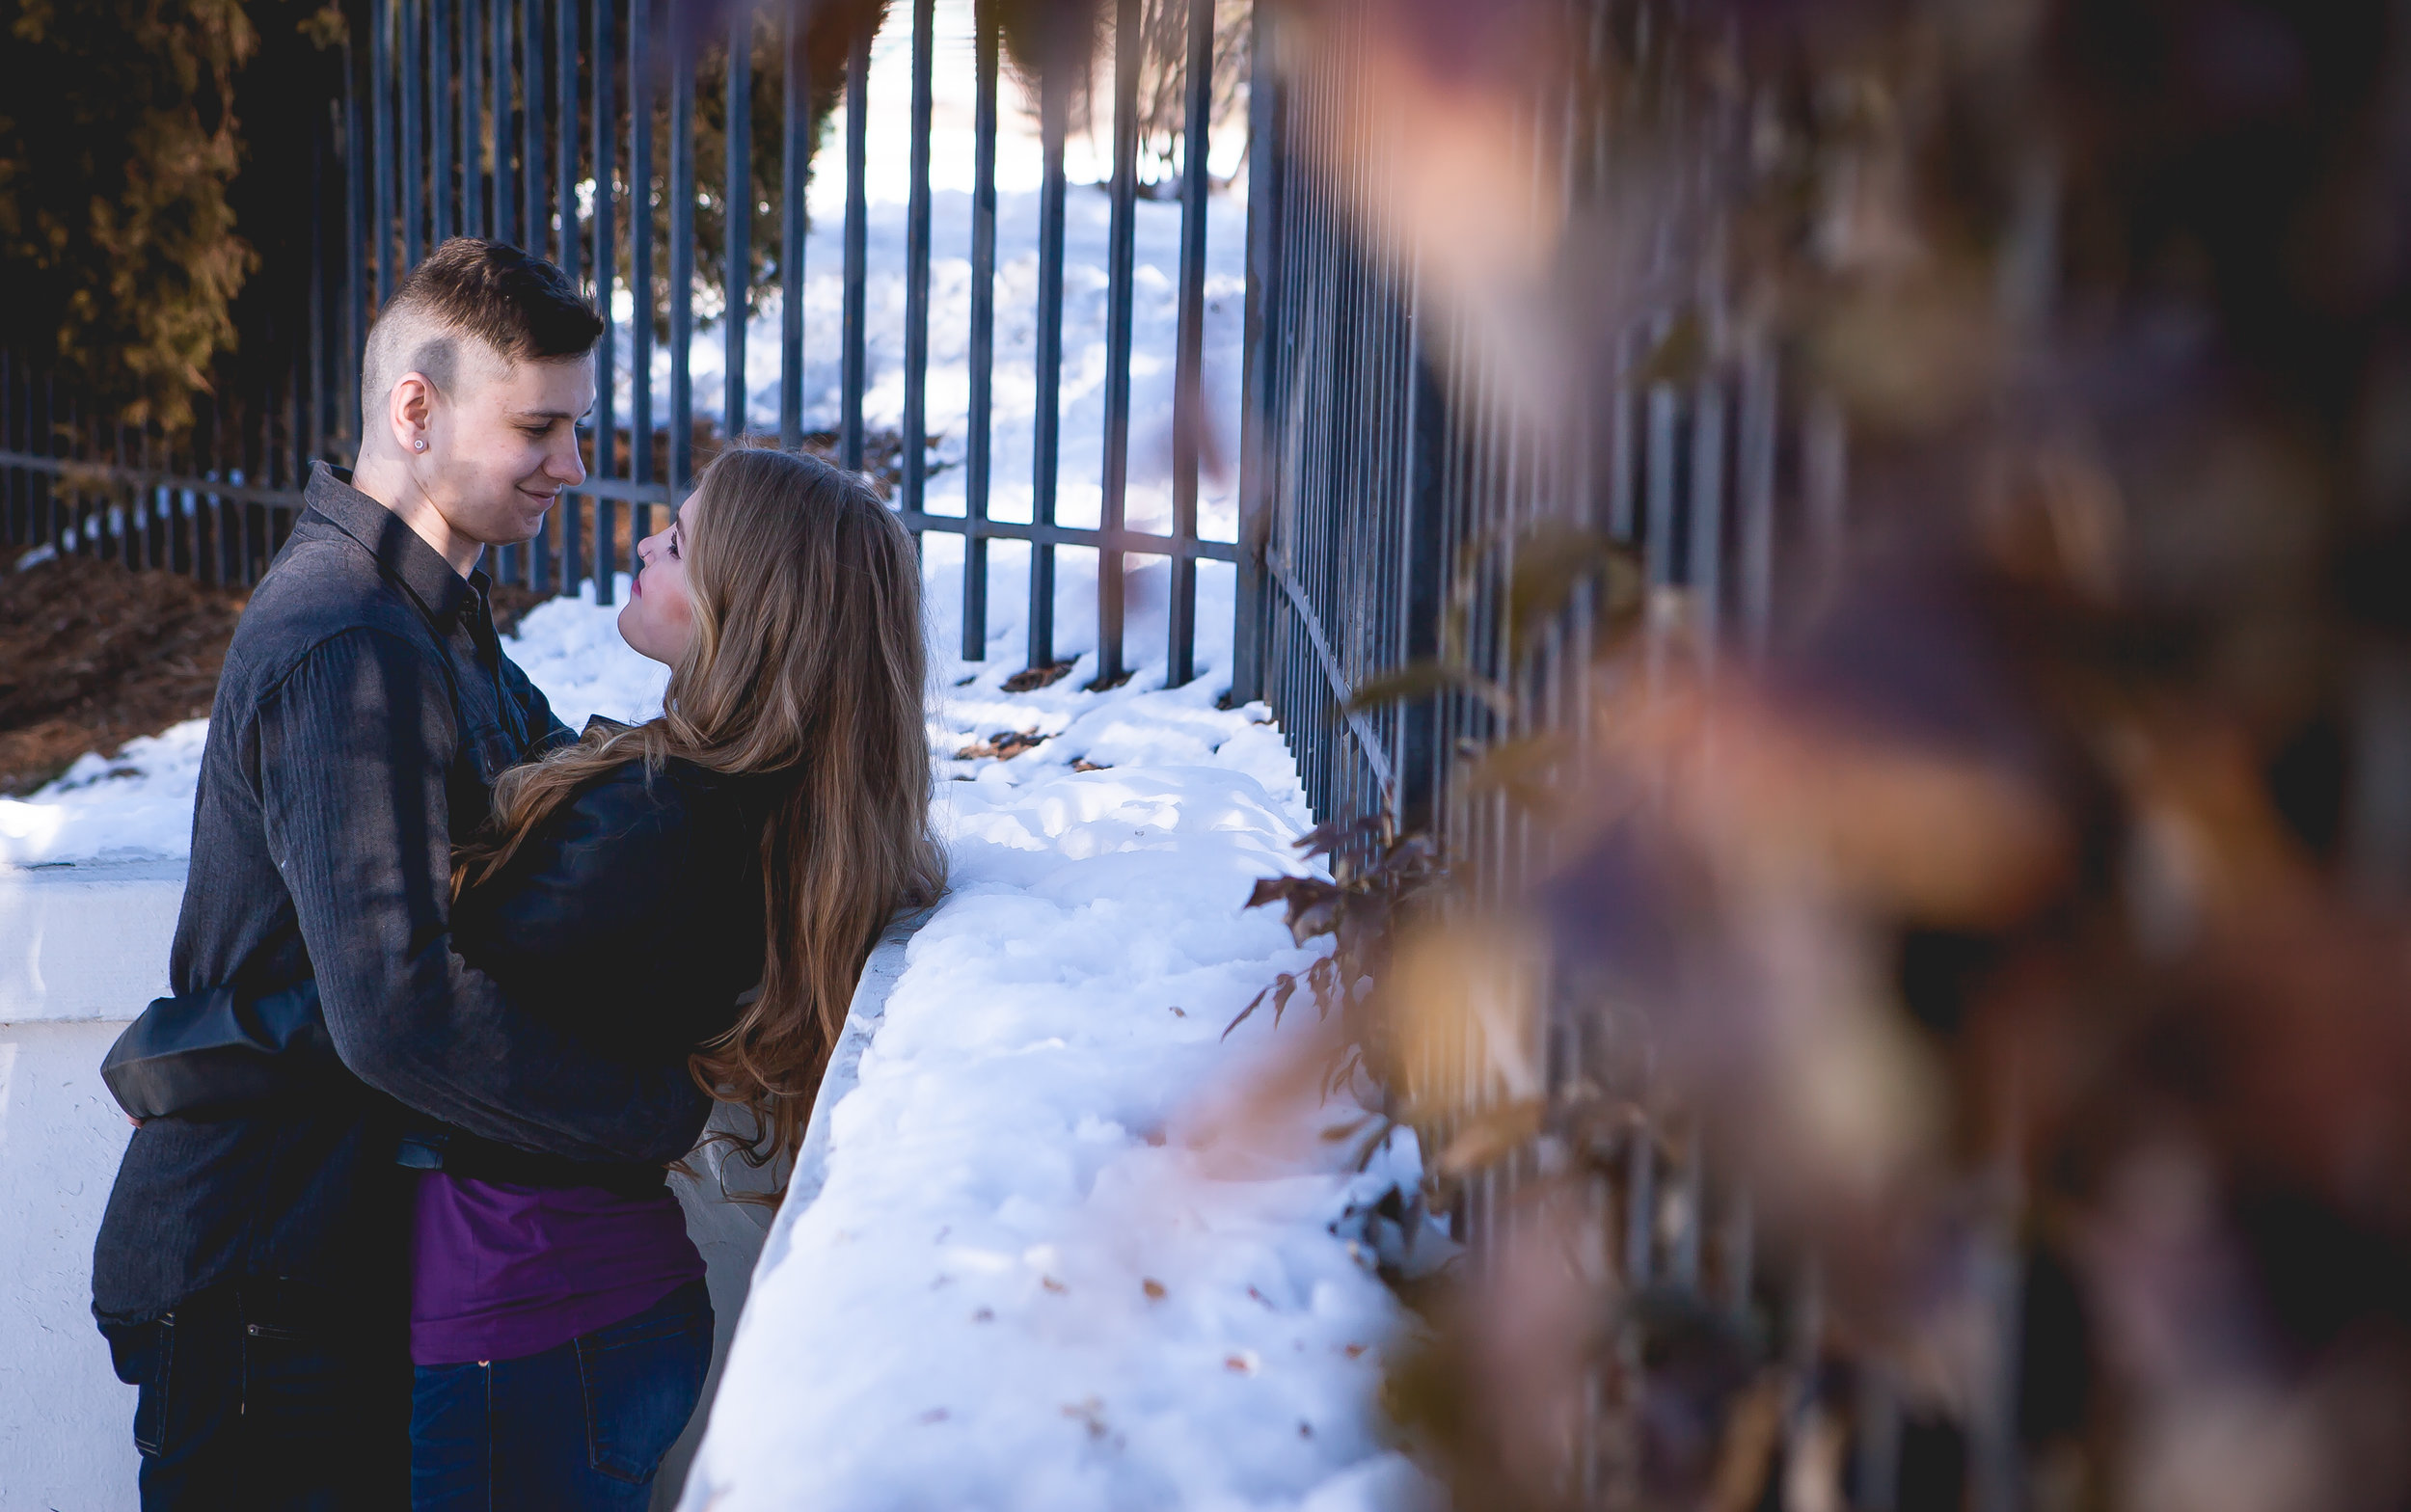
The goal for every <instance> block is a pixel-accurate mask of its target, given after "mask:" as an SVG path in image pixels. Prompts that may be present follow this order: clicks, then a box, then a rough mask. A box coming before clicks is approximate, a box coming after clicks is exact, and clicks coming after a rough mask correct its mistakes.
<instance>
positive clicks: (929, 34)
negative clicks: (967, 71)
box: [898, 0, 937, 515]
mask: <svg viewBox="0 0 2411 1512" xmlns="http://www.w3.org/2000/svg"><path fill="white" fill-rule="evenodd" d="M936 30H937V6H936V0H912V147H911V159H910V167H909V170H908V181H907V188H906V203H905V368H904V437H903V448H904V449H903V455H902V456H901V457H900V458H899V459H898V460H899V461H900V462H901V463H902V467H903V485H904V486H903V490H902V493H903V503H904V507H905V508H906V509H907V510H908V511H909V512H911V513H913V514H916V515H917V514H919V513H921V511H922V505H923V495H924V493H925V492H926V489H927V486H928V482H929V386H930V110H931V99H930V93H931V92H930V70H931V67H932V66H933V62H934V57H935V48H936V36H935V33H936Z"/></svg>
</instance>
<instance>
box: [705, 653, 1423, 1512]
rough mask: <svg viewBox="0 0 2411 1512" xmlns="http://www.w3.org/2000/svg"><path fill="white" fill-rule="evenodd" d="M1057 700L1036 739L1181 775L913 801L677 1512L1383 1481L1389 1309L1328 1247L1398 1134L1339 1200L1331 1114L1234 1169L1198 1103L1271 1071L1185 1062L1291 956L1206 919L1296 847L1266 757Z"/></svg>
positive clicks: (1196, 712)
mask: <svg viewBox="0 0 2411 1512" xmlns="http://www.w3.org/2000/svg"><path fill="white" fill-rule="evenodd" d="M1090 697H1091V699H1092V700H1093V701H1094V706H1092V707H1090V708H1089V709H1087V710H1085V711H1084V712H1080V713H1078V714H1076V715H1073V716H1072V717H1071V718H1070V720H1069V723H1068V725H1067V729H1066V735H1065V736H1064V737H1062V738H1061V739H1063V740H1066V741H1070V739H1071V738H1072V737H1073V736H1074V735H1075V734H1077V733H1078V732H1082V731H1098V732H1103V731H1106V730H1109V729H1115V728H1120V729H1124V730H1128V729H1132V728H1135V727H1137V726H1138V725H1139V724H1141V723H1143V722H1144V721H1145V720H1146V719H1147V717H1148V715H1147V711H1148V709H1149V708H1150V707H1151V706H1154V707H1162V708H1163V709H1164V712H1165V713H1166V715H1168V716H1169V717H1168V718H1167V720H1166V723H1167V725H1169V726H1170V727H1172V728H1173V729H1174V731H1175V732H1176V733H1175V734H1174V735H1172V736H1171V737H1170V741H1171V742H1196V746H1197V749H1196V751H1195V754H1196V755H1197V757H1198V758H1199V760H1198V761H1197V762H1196V764H1193V765H1191V764H1181V765H1175V764H1171V763H1166V764H1162V765H1146V766H1132V767H1127V768H1124V767H1115V768H1112V769H1107V770H1101V771H1091V772H1072V771H1062V770H1047V769H1036V768H1034V769H1028V770H1016V767H1017V766H1018V765H1019V763H1020V762H1022V761H1026V760H1028V758H1027V757H1024V758H1017V759H1016V762H1012V763H997V762H990V763H988V764H986V765H985V767H984V769H983V770H982V772H981V775H980V776H979V778H977V779H976V780H971V781H965V782H957V783H952V784H949V785H948V787H947V789H946V790H945V791H944V792H943V793H941V795H940V799H939V804H940V810H941V814H942V816H943V823H944V824H945V826H946V831H947V835H948V838H949V841H950V850H951V855H952V865H953V877H952V881H953V891H952V892H951V894H950V895H949V897H948V898H947V900H946V902H945V903H944V904H943V905H942V906H941V907H940V908H939V909H938V910H937V912H936V913H935V916H934V917H933V918H932V919H931V920H930V922H929V923H928V924H927V925H925V926H924V927H923V928H922V929H921V931H920V932H919V933H918V934H917V935H915V936H914V937H913V939H912V941H911V944H910V946H909V949H908V955H907V965H906V968H905V971H904V973H903V975H902V976H901V977H900V978H899V979H898V981H897V983H896V985H895V986H894V988H893V989H892V991H891V994H890V996H889V998H888V1002H887V1008H886V1013H885V1017H884V1020H883V1021H882V1022H881V1023H880V1027H879V1030H878V1033H877V1036H876V1038H875V1039H873V1040H872V1042H871V1045H870V1048H869V1049H868V1050H867V1051H866V1052H865V1054H864V1056H863V1061H862V1065H861V1068H860V1082H859V1085H858V1086H857V1088H856V1089H855V1091H853V1093H852V1094H849V1095H848V1096H847V1097H846V1098H845V1099H844V1100H843V1101H841V1102H839V1103H838V1104H837V1105H836V1108H835V1110H834V1114H833V1117H832V1119H831V1136H830V1148H829V1159H828V1168H827V1169H828V1177H827V1182H826V1185H825V1186H824V1187H823V1188H822V1190H821V1192H820V1195H819V1196H818V1198H817V1199H816V1200H815V1201H814V1202H812V1203H811V1204H810V1205H809V1206H808V1207H805V1208H802V1209H801V1210H800V1211H798V1212H795V1213H789V1214H782V1216H781V1219H780V1222H779V1224H778V1226H777V1227H776V1228H775V1229H773V1230H772V1236H771V1240H770V1244H769V1246H768V1247H767V1248H766V1249H765V1251H764V1253H763V1256H762V1260H761V1262H760V1264H759V1266H758V1267H757V1269H756V1271H755V1273H754V1282H753V1291H752V1295H751V1298H750V1299H749V1301H748V1302H747V1304H746V1310H745V1320H744V1321H743V1322H742V1323H741V1324H740V1326H739V1330H738V1335H737V1340H736V1343H735V1346H734V1348H733V1350H732V1352H731V1355H730V1359H729V1363H728V1366H727V1372H726V1375H725V1376H724V1378H723V1380H722V1384H721V1387H720V1393H719V1396H718V1404H717V1406H716V1407H715V1409H714V1412H713V1417H712V1420H711V1424H710V1427H709V1429H708V1431H707V1433H706V1435H705V1437H704V1441H703V1445H702V1448H701V1449H700V1451H699V1453H698V1455H697V1458H696V1462H695V1469H694V1470H693V1472H691V1477H690V1479H689V1481H688V1485H687V1493H686V1499H685V1501H684V1502H683V1503H682V1504H683V1505H684V1506H687V1507H690V1508H698V1509H699V1508H702V1507H706V1506H709V1507H713V1508H725V1509H744V1508H751V1507H787V1506H813V1507H826V1508H857V1507H858V1508H883V1507H892V1506H976V1507H989V1508H1016V1507H1029V1508H1045V1509H1049V1512H1053V1509H1078V1508H1090V1507H1094V1508H1112V1507H1124V1506H1149V1507H1198V1508H1222V1507H1232V1508H1236V1507H1275V1506H1281V1507H1287V1506H1298V1505H1302V1504H1312V1505H1314V1506H1315V1507H1317V1508H1326V1509H1331V1512H1337V1509H1339V1508H1343V1507H1359V1506H1374V1505H1395V1504H1398V1502H1399V1501H1400V1499H1402V1498H1404V1497H1406V1496H1407V1494H1408V1493H1409V1491H1411V1490H1412V1488H1413V1487H1414V1486H1415V1485H1417V1484H1418V1482H1417V1481H1416V1478H1415V1476H1414V1473H1413V1472H1411V1471H1409V1470H1407V1469H1406V1468H1405V1466H1404V1464H1403V1462H1402V1461H1398V1460H1396V1458H1395V1455H1394V1454H1393V1452H1392V1451H1391V1450H1390V1449H1389V1448H1388V1447H1387V1446H1386V1445H1384V1444H1383V1443H1382V1442H1381V1440H1380V1438H1379V1435H1378V1432H1377V1430H1376V1426H1375V1425H1376V1423H1377V1421H1378V1413H1377V1411H1376V1409H1375V1394H1376V1392H1377V1391H1378V1386H1379V1378H1380V1362H1381V1357H1382V1351H1383V1349H1384V1347H1385V1346H1386V1345H1389V1344H1391V1343H1392V1341H1393V1340H1394V1339H1395V1337H1396V1336H1397V1334H1398V1331H1399V1326H1400V1325H1399V1313H1398V1309H1397V1306H1396V1303H1395V1300H1394V1299H1393V1298H1392V1296H1391V1294H1390V1292H1389V1291H1388V1290H1387V1288H1386V1287H1384V1286H1383V1285H1382V1283H1380V1282H1379V1281H1378V1280H1377V1279H1376V1278H1375V1277H1374V1276H1373V1275H1372V1273H1371V1272H1370V1270H1369V1269H1368V1263H1367V1260H1366V1258H1364V1257H1363V1256H1365V1251H1364V1250H1363V1248H1362V1247H1361V1246H1354V1247H1352V1246H1350V1245H1349V1244H1347V1243H1346V1242H1344V1241H1343V1240H1342V1239H1341V1238H1340V1237H1338V1236H1336V1235H1335V1234H1334V1233H1333V1232H1332V1231H1331V1229H1330V1228H1329V1227H1328V1226H1330V1225H1331V1224H1332V1223H1333V1222H1334V1221H1335V1220H1337V1219H1339V1218H1340V1217H1341V1212H1342V1210H1343V1209H1344V1208H1345V1207H1347V1206H1348V1205H1349V1202H1350V1200H1351V1199H1354V1200H1355V1201H1356V1202H1357V1203H1358V1204H1359V1205H1364V1204H1365V1203H1367V1202H1369V1201H1370V1200H1371V1199H1372V1198H1374V1197H1377V1196H1378V1194H1379V1193H1380V1192H1381V1191H1383V1190H1386V1189H1387V1188H1388V1187H1389V1186H1390V1185H1392V1184H1394V1183H1396V1182H1400V1181H1403V1182H1404V1183H1406V1184H1407V1185H1408V1186H1409V1187H1411V1186H1412V1185H1413V1183H1414V1181H1415V1179H1416V1175H1417V1167H1416V1164H1415V1161H1414V1155H1413V1149H1412V1143H1411V1139H1409V1138H1407V1137H1404V1136H1401V1137H1399V1138H1397V1139H1396V1140H1395V1141H1394V1145H1395V1147H1396V1148H1395V1149H1393V1150H1391V1151H1390V1152H1389V1153H1388V1154H1387V1156H1386V1157H1385V1158H1382V1159H1379V1160H1377V1161H1376V1162H1375V1165H1374V1167H1373V1169H1372V1170H1371V1171H1370V1172H1369V1173H1368V1175H1364V1176H1351V1175H1349V1174H1348V1173H1347V1172H1346V1171H1345V1170H1344V1168H1343V1162H1344V1156H1345V1151H1346V1150H1347V1148H1348V1146H1347V1145H1346V1144H1345V1143H1344V1142H1335V1141H1330V1140H1325V1139H1322V1138H1319V1137H1318V1135H1319V1133H1320V1131H1321V1130H1322V1129H1323V1128H1326V1127H1344V1126H1347V1125H1348V1124H1350V1123H1351V1122H1352V1121H1354V1120H1355V1119H1357V1118H1360V1117H1361V1116H1362V1115H1361V1110H1359V1109H1357V1108H1356V1107H1355V1106H1354V1105H1353V1104H1352V1103H1350V1102H1348V1101H1347V1100H1346V1099H1345V1098H1344V1097H1341V1098H1335V1099H1333V1100H1332V1101H1331V1102H1330V1103H1328V1104H1318V1103H1315V1102H1314V1099H1313V1098H1311V1097H1309V1098H1307V1099H1306V1105H1305V1106H1304V1107H1302V1108H1299V1109H1293V1110H1290V1111H1291V1112H1292V1113H1293V1114H1294V1115H1295V1116H1296V1118H1297V1119H1298V1121H1300V1122H1301V1123H1302V1124H1305V1125H1310V1126H1308V1127H1303V1128H1301V1129H1300V1130H1298V1131H1296V1133H1295V1134H1294V1136H1293V1137H1289V1138H1287V1139H1283V1138H1277V1137H1274V1138H1267V1137H1265V1135H1266V1131H1265V1130H1264V1129H1263V1128H1262V1127H1261V1126H1260V1121H1258V1122H1253V1123H1250V1124H1248V1126H1247V1129H1246V1133H1247V1134H1248V1135H1249V1136H1250V1137H1247V1138H1243V1139H1239V1140H1238V1141H1237V1143H1238V1144H1239V1145H1240V1146H1241V1147H1242V1148H1240V1149H1238V1150H1237V1151H1235V1152H1234V1151H1233V1148H1231V1147H1232V1145H1233V1136H1232V1128H1231V1125H1232V1124H1233V1123H1234V1122H1237V1120H1234V1119H1233V1118H1232V1117H1231V1116H1230V1115H1229V1114H1228V1112H1227V1111H1225V1112H1224V1113H1222V1114H1221V1115H1219V1116H1218V1115H1217V1113H1216V1111H1215V1109H1214V1106H1213V1105H1214V1103H1215V1100H1216V1097H1217V1095H1220V1096H1223V1097H1228V1096H1230V1095H1232V1094H1233V1089H1235V1088H1244V1087H1247V1086H1249V1085H1252V1084H1254V1083H1256V1082H1257V1081H1259V1080H1260V1079H1262V1078H1264V1077H1266V1076H1268V1075H1269V1074H1271V1072H1270V1071H1269V1069H1268V1058H1270V1057H1273V1056H1277V1055H1279V1054H1280V1053H1282V1052H1283V1050H1284V1049H1286V1048H1287V1047H1291V1046H1294V1045H1295V1044H1296V1043H1297V1042H1298V1031H1297V1030H1296V1028H1295V1027H1294V1025H1292V1027H1291V1028H1290V1029H1289V1030H1288V1031H1287V1032H1286V1034H1278V1033H1275V1032H1273V1031H1271V1030H1270V1028H1269V1026H1262V1027H1261V1028H1260V1026H1258V1025H1256V1024H1254V1023H1251V1024H1250V1025H1249V1026H1248V1028H1247V1029H1243V1030H1242V1031H1241V1032H1240V1033H1239V1034H1237V1035H1234V1036H1233V1037H1232V1039H1231V1040H1230V1041H1229V1042H1228V1043H1226V1042H1224V1041H1222V1040H1221V1039H1220V1038H1219V1037H1220V1036H1221V1033H1222V1030H1223V1028H1224V1026H1225V1025H1227V1024H1228V1023H1229V1022H1230V1021H1231V1020H1232V1018H1233V1016H1234V1015H1235V1014H1236V1013H1237V1012H1239V1010H1240V1009H1241V1008H1242V1007H1243V1006H1244V1005H1245V1003H1246V1002H1247V1000H1248V998H1250V997H1251V996H1253V995H1254V994H1255V992H1256V991H1257V989H1258V988H1260V986H1261V985H1263V983H1264V982H1266V981H1267V980H1269V979H1270V977H1271V975H1272V974H1273V973H1274V972H1277V971H1281V970H1296V969H1300V968H1301V967H1302V966H1303V965H1304V964H1305V963H1306V962H1307V960H1308V959H1309V956H1308V954H1307V953H1306V952H1303V951H1300V950H1298V949H1297V948H1295V947H1294V946H1293V945H1292V944H1291V943H1290V941H1289V938H1288V935H1287V931H1285V930H1284V929H1283V928H1282V927H1281V926H1280V924H1279V923H1278V922H1277V921H1276V920H1274V919H1271V918H1267V917H1265V916H1262V915H1260V914H1243V913H1241V912H1240V911H1239V908H1238V904H1239V903H1240V902H1241V900H1243V899H1244V898H1245V896H1246V894H1247V891H1248V889H1249V887H1250V886H1251V885H1252V884H1253V882H1254V880H1255V879H1256V878H1257V877H1262V876H1267V875H1271V874H1273V873H1275V872H1278V871H1281V870H1285V869H1287V867H1288V866H1290V864H1291V862H1290V860H1289V852H1288V846H1287V842H1288V840H1289V839H1290V838H1291V837H1292V836H1293V835H1294V834H1295V832H1296V830H1297V828H1298V826H1299V825H1300V823H1302V822H1303V821H1304V818H1305V816H1304V814H1303V812H1302V811H1301V810H1300V809H1299V808H1298V806H1297V804H1296V800H1295V796H1294V785H1293V784H1290V783H1287V782H1285V783H1284V784H1283V787H1282V788H1281V789H1274V788H1270V787H1268V786H1267V785H1266V783H1265V782H1263V781H1262V780H1260V777H1259V776H1258V775H1256V774H1255V773H1256V772H1258V771H1262V770H1266V769H1269V768H1270V767H1271V763H1270V762H1269V760H1268V751H1267V749H1266V745H1265V744H1264V743H1263V742H1271V748H1273V749H1277V748H1278V744H1277V740H1275V738H1274V737H1272V735H1271V732H1270V730H1269V727H1268V726H1265V725H1262V724H1260V723H1258V722H1256V721H1257V720H1258V719H1260V716H1261V712H1260V710H1259V711H1231V712H1218V711H1215V710H1213V709H1212V708H1211V707H1210V705H1207V704H1205V703H1203V702H1202V701H1201V702H1196V703H1191V704H1187V705H1164V703H1163V699H1164V698H1165V697H1166V695H1161V694H1156V695H1139V696H1137V697H1132V698H1127V699H1124V700H1121V701H1119V702H1114V701H1109V700H1099V699H1096V697H1095V695H1090ZM1108 716H1110V717H1108ZM1216 737H1219V738H1220V739H1219V743H1218V744H1217V743H1214V742H1215V739H1216ZM1050 743H1052V742H1050ZM1043 748H1044V747H1041V749H1042V750H1043ZM1088 748H1089V749H1090V750H1091V751H1092V752H1094V751H1095V750H1096V748H1097V747H1096V746H1095V745H1094V744H1091V745H1090V746H1089V747H1088ZM1032 754H1033V755H1035V754H1036V753H1032ZM1280 766H1281V767H1282V768H1286V767H1287V763H1286V761H1284V762H1282V763H1280ZM866 1318H876V1319H878V1320H879V1322H878V1324H877V1326H876V1327H875V1328H872V1329H867V1330H866V1328H865V1327H864V1323H863V1320H864V1319H866ZM1309 1499H1312V1500H1311V1502H1310V1500H1309Z"/></svg>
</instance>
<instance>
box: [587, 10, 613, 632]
mask: <svg viewBox="0 0 2411 1512" xmlns="http://www.w3.org/2000/svg"><path fill="white" fill-rule="evenodd" d="M616 10H617V6H616V4H615V3H614V0H594V57H593V61H592V62H591V63H589V64H588V65H587V74H588V76H589V77H590V78H591V79H592V81H593V87H594V102H593V105H592V107H591V108H592V110H593V112H594V116H593V140H594V309H595V312H596V313H597V314H599V315H601V316H602V317H603V334H602V335H601V336H600V337H598V338H595V343H594V372H595V380H594V462H593V465H592V466H591V467H589V468H588V469H587V471H588V472H590V473H593V474H594V475H595V476H596V477H600V478H614V477H617V476H618V475H619V419H618V416H617V414H616V409H617V395H618V386H619V369H618V365H617V364H618V358H617V353H616V352H615V351H614V347H615V345H616V341H615V339H614V338H615V331H614V321H613V319H612V314H611V294H612V285H613V284H615V283H617V282H618V278H619V257H618V253H617V249H616V247H615V246H614V241H613V237H612V234H611V179H612V176H613V175H612V164H611V155H612V148H614V147H615V146H616V145H617V140H618V136H619V121H618V117H617V113H616V112H615V111H614V110H613V108H612V105H611V31H612V24H613V19H614V13H615V12H616ZM618 513H619V503H618V500H613V499H610V498H607V497H605V496H604V495H602V494H597V495H595V496H594V549H593V551H592V552H590V553H589V554H588V555H587V567H588V570H590V571H591V572H592V573H593V574H594V602H595V603H597V604H609V603H610V602H611V601H612V599H613V597H614V596H615V594H616V592H617V588H616V584H617V581H618V580H617V579H616V577H615V576H614V574H615V573H616V572H617V571H618V565H619V564H618V551H617V541H618V534H619V522H618V520H617V518H616V516H617V515H618Z"/></svg>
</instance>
